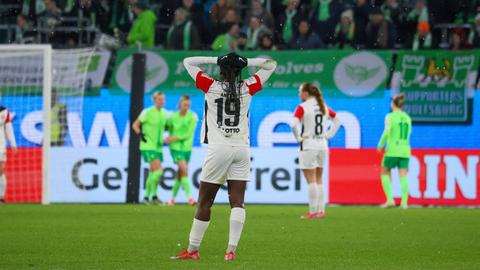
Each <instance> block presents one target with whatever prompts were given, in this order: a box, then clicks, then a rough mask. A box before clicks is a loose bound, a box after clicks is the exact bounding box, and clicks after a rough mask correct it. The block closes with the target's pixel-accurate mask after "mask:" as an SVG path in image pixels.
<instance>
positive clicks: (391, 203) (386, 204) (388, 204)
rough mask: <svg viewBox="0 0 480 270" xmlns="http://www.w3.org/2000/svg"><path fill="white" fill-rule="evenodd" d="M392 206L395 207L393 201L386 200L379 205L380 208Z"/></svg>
mask: <svg viewBox="0 0 480 270" xmlns="http://www.w3.org/2000/svg"><path fill="white" fill-rule="evenodd" d="M392 207H395V203H394V202H386V203H384V204H382V205H380V208H392Z"/></svg>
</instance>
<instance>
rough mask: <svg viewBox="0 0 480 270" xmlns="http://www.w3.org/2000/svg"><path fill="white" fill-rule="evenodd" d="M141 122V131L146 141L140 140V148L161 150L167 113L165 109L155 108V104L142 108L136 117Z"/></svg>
mask: <svg viewBox="0 0 480 270" xmlns="http://www.w3.org/2000/svg"><path fill="white" fill-rule="evenodd" d="M138 120H140V123H142V132H143V134H144V135H145V139H146V140H147V141H146V142H144V141H140V150H142V151H147V150H148V151H157V152H162V147H163V133H164V132H165V127H166V125H167V122H168V114H167V111H165V109H163V108H162V109H160V110H157V108H155V106H152V107H150V108H147V109H144V110H143V111H142V113H141V114H140V116H139V117H138Z"/></svg>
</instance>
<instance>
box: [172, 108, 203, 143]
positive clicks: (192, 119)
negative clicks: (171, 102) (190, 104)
mask: <svg viewBox="0 0 480 270" xmlns="http://www.w3.org/2000/svg"><path fill="white" fill-rule="evenodd" d="M197 122H198V117H197V114H195V113H194V112H192V111H190V110H189V111H187V113H186V114H185V115H181V114H180V112H175V113H173V114H172V116H171V117H170V119H169V121H168V131H169V133H170V136H172V137H176V138H177V141H175V142H172V143H170V149H172V150H176V151H186V152H188V151H192V145H193V136H194V134H195V127H196V126H197Z"/></svg>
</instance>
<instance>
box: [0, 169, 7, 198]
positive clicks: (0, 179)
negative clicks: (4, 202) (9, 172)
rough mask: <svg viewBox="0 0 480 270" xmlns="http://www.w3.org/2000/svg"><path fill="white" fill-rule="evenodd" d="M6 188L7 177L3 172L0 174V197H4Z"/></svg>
mask: <svg viewBox="0 0 480 270" xmlns="http://www.w3.org/2000/svg"><path fill="white" fill-rule="evenodd" d="M6 190H7V177H5V174H2V175H0V199H4V198H5V191H6Z"/></svg>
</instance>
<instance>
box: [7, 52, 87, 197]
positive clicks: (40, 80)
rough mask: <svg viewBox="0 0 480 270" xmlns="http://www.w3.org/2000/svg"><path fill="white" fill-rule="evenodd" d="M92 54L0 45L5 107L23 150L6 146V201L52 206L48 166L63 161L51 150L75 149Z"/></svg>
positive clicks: (80, 128) (19, 145)
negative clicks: (73, 141) (74, 137)
mask: <svg viewBox="0 0 480 270" xmlns="http://www.w3.org/2000/svg"><path fill="white" fill-rule="evenodd" d="M93 51H94V50H93V49H90V48H88V49H75V50H52V49H51V47H50V46H49V45H21V46H20V45H6V46H0V93H1V99H0V105H1V106H2V107H4V108H6V109H7V110H8V111H9V113H10V116H11V122H12V124H13V129H14V137H15V140H16V144H17V149H18V151H17V152H14V151H13V149H12V148H11V147H9V145H7V158H6V161H5V162H4V164H5V167H6V170H5V176H6V180H7V181H6V182H7V184H6V193H5V201H6V202H43V203H48V202H49V198H48V194H49V180H50V179H49V175H50V172H49V167H50V164H51V163H52V162H62V161H61V160H57V159H56V158H55V157H54V156H51V148H53V147H62V146H68V145H71V139H70V133H72V132H77V133H78V132H80V133H81V132H82V126H81V117H82V111H83V95H84V89H85V82H86V74H87V71H88V66H89V64H90V59H91V57H92V54H93ZM78 119H80V120H78ZM0 132H2V130H0ZM0 147H4V146H0ZM1 150H2V149H0V151H1Z"/></svg>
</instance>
